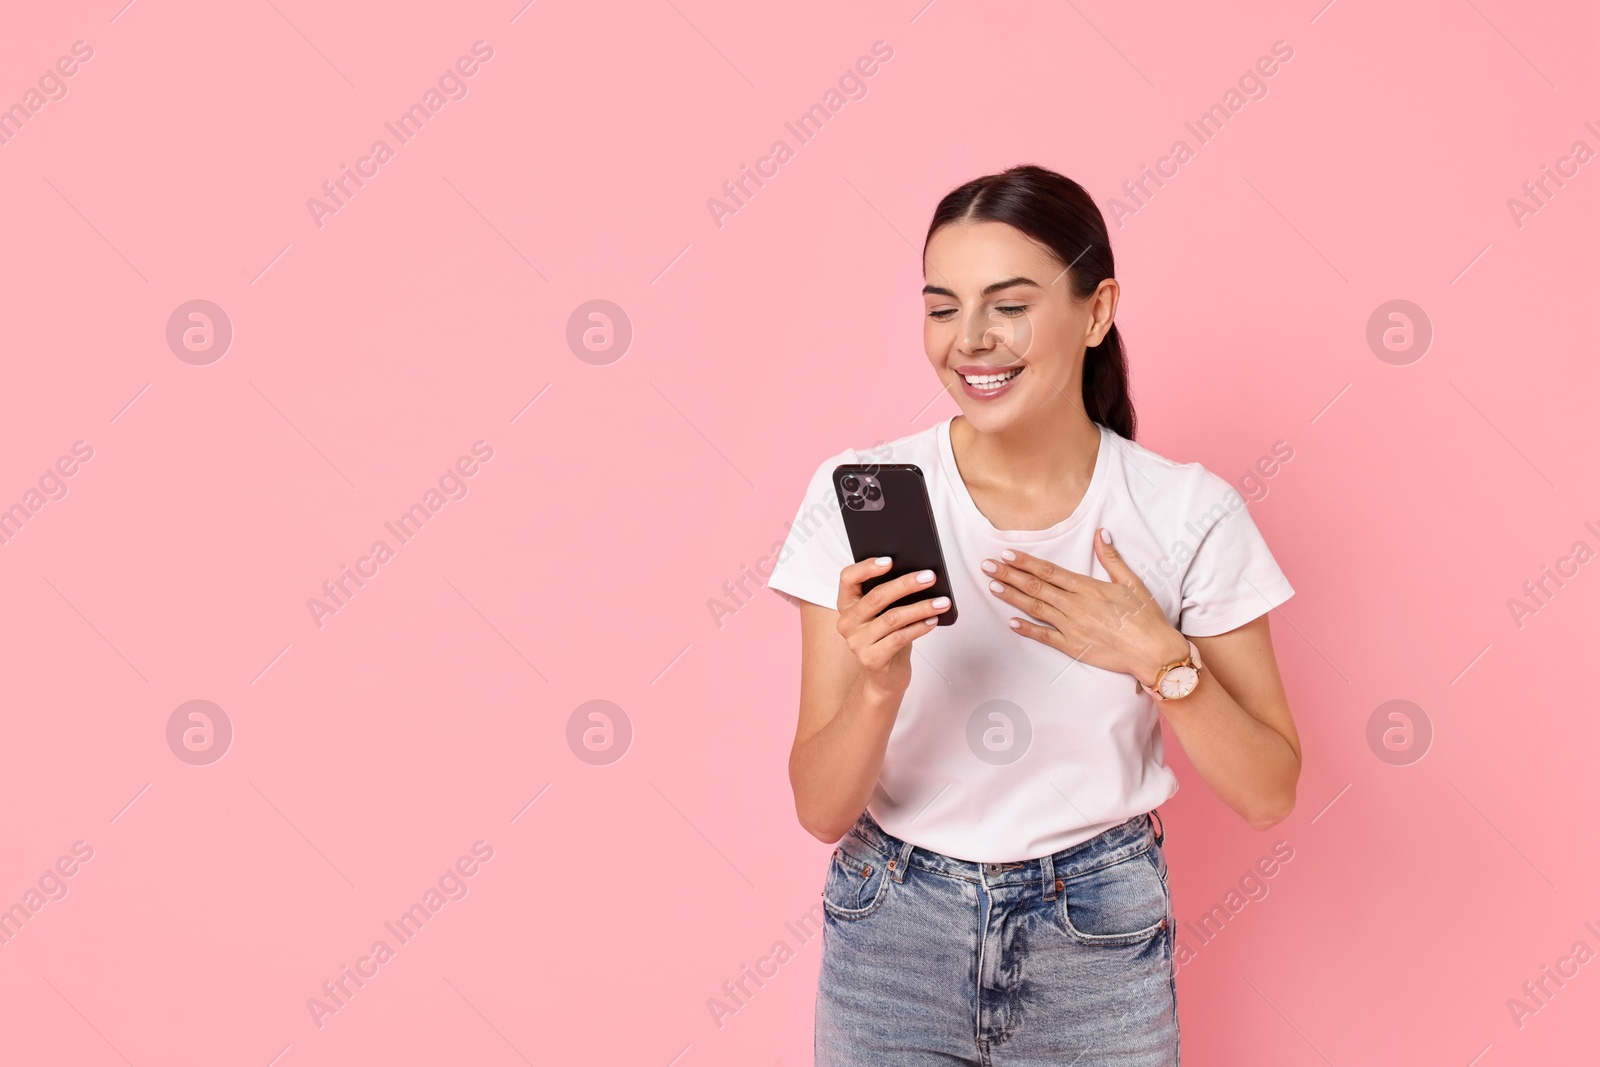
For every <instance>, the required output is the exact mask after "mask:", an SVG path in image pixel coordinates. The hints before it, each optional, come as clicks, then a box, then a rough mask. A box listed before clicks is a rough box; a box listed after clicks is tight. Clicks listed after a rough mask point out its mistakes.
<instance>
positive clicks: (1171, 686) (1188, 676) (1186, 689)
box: [1161, 667, 1200, 700]
mask: <svg viewBox="0 0 1600 1067" xmlns="http://www.w3.org/2000/svg"><path fill="white" fill-rule="evenodd" d="M1199 682H1200V672H1199V671H1197V670H1195V669H1194V668H1193V667H1174V668H1172V669H1171V670H1170V671H1168V672H1167V674H1166V677H1164V678H1162V679H1161V695H1162V696H1164V697H1166V698H1167V699H1168V700H1176V699H1177V698H1179V697H1186V696H1188V695H1189V694H1190V693H1192V692H1194V687H1195V686H1196V685H1198V684H1199Z"/></svg>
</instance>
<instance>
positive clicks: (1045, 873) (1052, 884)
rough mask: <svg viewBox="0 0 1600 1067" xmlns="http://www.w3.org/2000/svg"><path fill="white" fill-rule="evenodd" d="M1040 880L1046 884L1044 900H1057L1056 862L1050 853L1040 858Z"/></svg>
mask: <svg viewBox="0 0 1600 1067" xmlns="http://www.w3.org/2000/svg"><path fill="white" fill-rule="evenodd" d="M1039 878H1040V879H1041V880H1042V881H1043V882H1044V899H1046V900H1054V899H1056V861H1055V857H1054V856H1052V855H1050V853H1048V852H1046V853H1045V854H1044V855H1043V856H1040V857H1039Z"/></svg>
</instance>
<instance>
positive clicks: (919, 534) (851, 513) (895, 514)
mask: <svg viewBox="0 0 1600 1067" xmlns="http://www.w3.org/2000/svg"><path fill="white" fill-rule="evenodd" d="M833 490H834V492H835V493H837V494H838V496H839V513H840V514H841V515H843V516H844V529H845V533H847V534H848V535H849V536H850V551H851V553H852V554H853V555H854V556H855V558H856V561H857V562H860V561H861V560H864V559H870V558H873V557H876V556H888V557H890V558H891V559H892V560H893V561H894V562H893V564H891V566H890V567H889V570H888V572H887V573H884V574H880V575H878V576H876V577H873V578H868V579H867V580H866V581H865V582H863V583H861V591H862V592H863V593H867V592H870V591H871V590H873V589H875V588H876V587H878V586H879V585H882V584H883V583H884V582H887V581H892V580H893V579H895V578H898V577H900V576H901V575H902V574H911V573H914V572H916V571H923V570H931V571H933V585H931V586H929V587H928V588H926V589H917V590H914V591H913V592H910V593H907V594H906V595H905V596H903V597H901V598H900V599H899V600H896V601H895V602H894V603H893V604H890V605H889V607H899V606H900V605H902V604H915V603H916V602H917V601H919V600H927V599H929V598H930V597H936V596H947V597H950V607H949V608H947V609H946V610H945V611H944V612H942V613H941V614H939V615H937V616H935V618H937V619H938V620H939V625H940V626H949V625H950V624H952V623H954V622H955V621H956V598H955V596H954V595H953V594H952V593H951V592H950V574H949V572H948V571H946V570H945V566H944V549H943V548H941V547H940V545H939V530H938V528H937V527H936V526H935V525H934V522H933V506H932V505H931V504H930V503H929V501H928V486H927V482H926V480H925V479H924V478H923V476H922V468H920V467H918V466H917V465H916V464H915V463H880V464H873V465H870V466H868V465H862V464H854V463H845V464H841V465H840V466H837V467H835V468H834V469H833ZM885 610H888V609H887V608H885Z"/></svg>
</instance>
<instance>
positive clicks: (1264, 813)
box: [1149, 615, 1300, 830]
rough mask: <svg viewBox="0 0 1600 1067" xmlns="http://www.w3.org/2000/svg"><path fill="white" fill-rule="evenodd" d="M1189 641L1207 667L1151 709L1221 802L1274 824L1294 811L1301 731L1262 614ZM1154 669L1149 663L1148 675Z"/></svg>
mask: <svg viewBox="0 0 1600 1067" xmlns="http://www.w3.org/2000/svg"><path fill="white" fill-rule="evenodd" d="M1188 640H1191V641H1193V642H1194V645H1195V647H1196V648H1198V649H1199V650H1200V659H1201V661H1202V662H1203V663H1204V664H1205V668H1204V669H1203V670H1201V672H1200V684H1199V685H1197V686H1196V687H1195V689H1194V692H1192V693H1190V694H1189V695H1188V696H1186V697H1183V698H1182V699H1180V700H1162V701H1158V702H1157V704H1156V707H1158V708H1160V709H1161V712H1162V714H1163V715H1165V716H1166V719H1167V723H1168V724H1169V725H1170V726H1171V727H1172V732H1173V733H1174V734H1176V735H1177V737H1178V742H1179V743H1180V744H1182V745H1183V751H1184V752H1185V753H1186V754H1187V755H1188V757H1189V760H1190V762H1191V763H1193V764H1194V769H1195V770H1197V771H1199V772H1200V777H1201V778H1203V779H1205V783H1206V785H1208V786H1210V787H1211V789H1212V791H1213V792H1214V793H1216V794H1217V796H1218V797H1220V798H1222V801H1223V803H1225V804H1227V805H1228V807H1230V808H1232V809H1233V810H1234V811H1236V812H1238V813H1239V814H1240V815H1242V816H1243V817H1244V819H1245V821H1247V822H1248V823H1249V824H1250V825H1251V826H1253V827H1255V828H1256V829H1257V830H1265V829H1267V828H1268V827H1271V826H1275V825H1277V824H1278V823H1280V822H1282V821H1283V820H1284V819H1286V818H1288V817H1289V813H1290V812H1291V811H1293V810H1294V800H1295V787H1296V785H1297V784H1298V782H1299V780H1300V735H1299V734H1298V733H1297V732H1296V730H1295V728H1294V719H1293V717H1292V716H1291V715H1290V714H1289V700H1288V697H1287V696H1285V695H1284V691H1283V680H1282V679H1281V678H1280V677H1279V676H1278V661H1277V658H1276V657H1275V656H1274V655H1273V654H1272V632H1271V629H1270V627H1269V625H1268V622H1267V616H1265V615H1262V616H1260V617H1259V618H1256V619H1254V620H1252V621H1250V622H1247V623H1245V624H1244V625H1243V626H1240V627H1239V628H1238V629H1235V630H1229V631H1228V632H1227V633H1225V634H1218V635H1216V636H1215V637H1191V638H1189V639H1188ZM1167 662H1171V661H1170V660H1168V661H1167ZM1159 669H1160V668H1159V667H1154V668H1152V669H1151V670H1150V672H1149V676H1150V677H1154V675H1155V673H1156V671H1157V670H1159Z"/></svg>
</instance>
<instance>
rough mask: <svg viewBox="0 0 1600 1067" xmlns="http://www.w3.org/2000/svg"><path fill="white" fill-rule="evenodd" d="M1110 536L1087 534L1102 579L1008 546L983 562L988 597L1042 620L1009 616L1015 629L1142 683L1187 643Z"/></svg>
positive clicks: (1175, 658)
mask: <svg viewBox="0 0 1600 1067" xmlns="http://www.w3.org/2000/svg"><path fill="white" fill-rule="evenodd" d="M1109 536H1110V534H1108V533H1107V532H1106V531H1104V530H1101V531H1100V532H1099V534H1098V535H1097V536H1096V537H1095V539H1094V550H1095V555H1096V556H1098V557H1099V559H1100V563H1101V565H1102V566H1103V567H1105V569H1106V573H1107V574H1109V575H1110V576H1111V581H1109V582H1102V581H1100V580H1099V579H1098V578H1091V577H1089V576H1088V575H1085V574H1078V573H1077V572H1075V571H1069V570H1067V569H1066V568H1065V567H1061V566H1058V565H1056V564H1054V563H1051V562H1050V561H1049V560H1047V559H1040V558H1039V557H1038V556H1032V555H1029V554H1028V553H1026V552H1015V551H1012V550H1009V549H1008V550H1006V551H1005V552H1002V553H1001V555H1002V556H1014V557H1015V558H1014V559H1010V560H1007V559H986V560H984V561H983V569H984V571H985V572H986V573H987V574H988V575H989V577H990V579H991V581H990V585H989V588H990V592H991V594H992V595H994V596H997V597H999V598H1000V599H1001V600H1004V601H1005V602H1006V603H1007V604H1010V605H1012V606H1013V607H1015V608H1017V609H1018V610H1019V611H1022V612H1025V613H1026V614H1027V615H1031V616H1033V618H1035V619H1039V620H1041V621H1042V622H1044V623H1047V624H1048V625H1045V626H1041V625H1039V624H1038V623H1036V622H1033V621H1031V620H1029V619H1027V618H1020V619H1012V620H1011V625H1012V628H1013V629H1015V630H1016V632H1017V633H1019V634H1021V635H1022V636H1024V637H1031V638H1033V639H1034V640H1035V641H1039V642H1041V643H1043V644H1046V645H1049V646H1050V647H1051V648H1054V649H1056V650H1058V651H1060V652H1062V653H1065V654H1066V655H1068V656H1071V657H1072V658H1073V659H1076V660H1082V661H1083V662H1084V663H1087V664H1089V665H1091V666H1094V667H1102V668H1104V669H1105V670H1108V671H1118V672H1121V673H1123V674H1131V675H1133V676H1134V678H1136V679H1138V681H1139V682H1140V683H1141V684H1149V683H1151V682H1153V681H1155V676H1156V674H1157V672H1159V671H1160V670H1161V668H1162V667H1164V666H1166V665H1167V664H1169V663H1173V662H1176V661H1178V660H1181V659H1183V658H1184V657H1185V656H1187V655H1188V654H1189V641H1188V639H1187V638H1186V637H1184V636H1183V635H1182V634H1181V633H1179V632H1178V630H1177V629H1176V628H1175V627H1174V626H1173V625H1172V624H1171V623H1169V622H1168V621H1167V617H1166V615H1165V613H1163V612H1162V610H1161V605H1160V604H1157V603H1156V600H1155V598H1154V597H1153V596H1151V595H1150V590H1149V589H1147V588H1145V584H1144V583H1143V582H1141V581H1140V580H1139V576H1138V575H1136V574H1134V573H1133V569H1132V568H1130V567H1129V566H1128V565H1127V563H1125V562H1124V561H1123V559H1122V554H1121V553H1120V552H1118V551H1117V550H1116V549H1115V548H1113V547H1112V546H1111V545H1110V544H1109V543H1108V542H1107V541H1106V540H1105V538H1106V537H1109Z"/></svg>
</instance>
